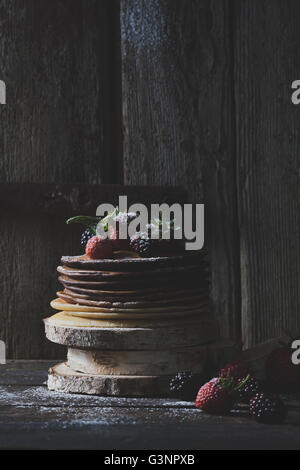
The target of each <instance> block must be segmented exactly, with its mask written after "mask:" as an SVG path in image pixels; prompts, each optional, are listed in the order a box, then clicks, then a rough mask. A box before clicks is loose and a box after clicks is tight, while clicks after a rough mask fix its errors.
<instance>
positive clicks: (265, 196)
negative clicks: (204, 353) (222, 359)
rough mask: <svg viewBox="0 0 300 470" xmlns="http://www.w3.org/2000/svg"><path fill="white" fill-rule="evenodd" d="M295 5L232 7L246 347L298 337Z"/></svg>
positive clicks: (299, 63) (251, 1)
mask: <svg viewBox="0 0 300 470" xmlns="http://www.w3.org/2000/svg"><path fill="white" fill-rule="evenodd" d="M299 21H300V3H299V2H298V1H297V0H289V1H288V2H283V1H281V0H272V2H270V1H266V0H242V1H237V2H235V41H234V44H235V59H234V62H235V97H236V115H237V121H236V122H237V162H238V163H237V165H238V168H237V170H238V171H237V178H238V193H239V217H240V239H241V246H240V249H241V276H242V329H243V338H244V345H245V347H249V346H251V345H254V344H256V343H260V342H262V341H264V340H266V339H268V338H273V337H278V336H280V335H282V334H283V333H284V332H285V330H286V329H288V330H290V331H291V333H292V334H293V335H296V334H297V332H298V333H299V332H300V317H299V305H300V302H299V290H300V288H299V279H300V272H299V259H300V258H299V255H300V246H299V245H300V238H299V174H298V171H299V170H298V169H299V146H300V133H299V119H300V107H297V106H294V105H293V104H292V102H291V92H292V90H291V83H292V81H293V80H296V79H299V70H300V56H299Z"/></svg>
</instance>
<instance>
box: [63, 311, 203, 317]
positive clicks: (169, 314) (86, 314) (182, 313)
mask: <svg viewBox="0 0 300 470" xmlns="http://www.w3.org/2000/svg"><path fill="white" fill-rule="evenodd" d="M64 313H65V314H66V315H71V316H78V317H82V318H98V319H111V320H120V319H122V318H124V319H128V320H138V318H141V317H142V318H143V319H152V320H153V319H155V318H158V319H159V320H162V319H169V318H179V317H181V318H185V319H186V318H187V317H190V316H194V315H199V309H194V310H183V311H179V312H173V311H172V312H163V313H158V312H149V313H143V314H141V313H132V312H124V313H119V312H86V311H69V310H65V311H64Z"/></svg>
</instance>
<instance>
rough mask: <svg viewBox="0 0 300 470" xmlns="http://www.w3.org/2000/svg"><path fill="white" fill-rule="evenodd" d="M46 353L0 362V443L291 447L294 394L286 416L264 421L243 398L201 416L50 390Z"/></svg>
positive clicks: (296, 412) (190, 409) (176, 404)
mask: <svg viewBox="0 0 300 470" xmlns="http://www.w3.org/2000/svg"><path fill="white" fill-rule="evenodd" d="M52 365H53V362H49V361H9V362H8V363H7V364H6V365H0V448H1V449H7V448H9V449H108V450H113V449H115V450H123V449H130V450H134V449H144V450H148V449H157V450H158V449H174V450H176V449H177V450H198V449H248V448H250V449H273V448H274V449H298V448H300V397H296V396H293V397H289V398H287V397H285V400H286V403H287V404H288V405H289V408H290V411H289V416H288V420H287V422H286V424H284V425H281V426H279V425H278V426H277V425H276V426H267V425H263V424H259V423H256V422H255V421H252V420H251V419H249V417H248V413H247V408H245V407H243V406H239V407H237V409H236V410H233V412H232V413H231V415H230V416H226V417H218V416H209V415H207V414H205V413H202V412H201V411H199V410H197V409H196V408H195V407H194V405H193V403H192V402H184V401H176V400H170V399H146V398H145V399H137V398H136V399H134V398H105V397H97V396H83V395H65V394H63V393H56V392H50V391H48V390H47V388H46V386H45V381H46V379H47V370H48V368H49V367H50V366H52Z"/></svg>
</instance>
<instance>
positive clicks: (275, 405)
mask: <svg viewBox="0 0 300 470" xmlns="http://www.w3.org/2000/svg"><path fill="white" fill-rule="evenodd" d="M250 414H251V415H252V416H253V417H254V418H255V419H256V420H257V421H259V422H262V423H268V424H280V423H282V422H283V421H284V419H285V417H286V414H287V413H286V408H285V406H284V404H283V402H282V400H281V399H280V398H279V397H278V396H276V395H272V394H267V393H257V394H256V395H255V397H253V398H251V400H250Z"/></svg>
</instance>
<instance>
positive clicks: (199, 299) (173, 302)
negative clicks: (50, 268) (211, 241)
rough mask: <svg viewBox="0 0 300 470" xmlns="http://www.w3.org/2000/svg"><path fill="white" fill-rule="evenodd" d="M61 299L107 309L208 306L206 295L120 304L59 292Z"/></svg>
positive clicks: (118, 302)
mask: <svg viewBox="0 0 300 470" xmlns="http://www.w3.org/2000/svg"><path fill="white" fill-rule="evenodd" d="M57 295H58V297H59V298H61V299H64V300H66V301H67V302H69V303H75V304H79V305H87V306H88V305H91V306H95V307H105V308H124V309H126V308H131V309H133V308H149V307H159V306H163V307H170V306H177V305H178V306H179V305H186V306H188V305H190V304H195V303H197V304H201V305H207V303H208V298H207V295H206V294H202V295H196V294H194V295H192V296H189V297H180V298H178V299H161V300H159V301H153V300H148V301H146V300H137V301H127V302H120V301H111V302H108V301H97V300H87V299H85V298H84V297H85V296H81V295H79V294H77V295H72V294H69V293H67V292H65V291H64V292H57Z"/></svg>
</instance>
